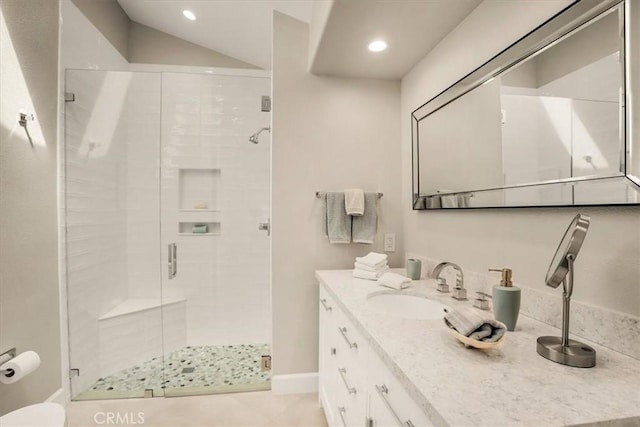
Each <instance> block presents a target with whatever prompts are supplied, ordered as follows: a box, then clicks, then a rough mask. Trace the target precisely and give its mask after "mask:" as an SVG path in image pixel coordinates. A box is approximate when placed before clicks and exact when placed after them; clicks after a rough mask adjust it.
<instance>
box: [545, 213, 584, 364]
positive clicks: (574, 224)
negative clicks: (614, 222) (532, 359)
mask: <svg viewBox="0 0 640 427" xmlns="http://www.w3.org/2000/svg"><path fill="white" fill-rule="evenodd" d="M590 220H591V218H589V217H588V216H586V215H582V214H578V215H576V216H575V218H573V221H571V224H569V228H567V231H566V232H565V233H564V237H563V238H562V240H561V241H560V244H559V245H558V250H557V251H556V254H555V255H554V256H553V259H552V261H551V265H550V266H549V270H548V271H547V276H546V278H545V282H546V284H547V286H551V287H552V288H557V287H558V286H560V284H561V283H562V290H563V291H562V302H563V304H562V336H561V337H539V338H538V354H540V355H541V356H542V357H545V358H547V359H549V360H552V361H554V362H556V363H560V364H562V365H567V366H575V367H578V368H592V367H594V366H595V365H596V351H595V350H594V349H593V348H592V347H590V346H588V345H586V344H583V343H581V342H578V341H575V340H570V339H569V309H570V305H571V294H573V263H574V261H575V260H576V257H577V256H578V252H580V248H581V247H582V243H583V242H584V238H585V237H586V236H587V230H588V229H589V222H590Z"/></svg>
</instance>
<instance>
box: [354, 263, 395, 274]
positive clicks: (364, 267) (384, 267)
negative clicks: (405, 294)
mask: <svg viewBox="0 0 640 427" xmlns="http://www.w3.org/2000/svg"><path fill="white" fill-rule="evenodd" d="M353 266H354V268H357V269H358V270H364V271H374V272H378V271H380V270H388V269H389V266H388V265H387V262H386V261H385V262H383V263H382V264H378V266H377V267H371V266H369V265H367V264H362V263H359V262H358V261H356V262H354V263H353Z"/></svg>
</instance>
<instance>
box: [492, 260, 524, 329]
mask: <svg viewBox="0 0 640 427" xmlns="http://www.w3.org/2000/svg"><path fill="white" fill-rule="evenodd" d="M489 271H499V272H501V273H502V280H500V284H499V285H496V286H494V287H493V298H492V299H493V315H494V317H495V318H496V320H498V321H500V322H502V323H504V324H505V325H506V326H507V329H508V330H509V331H513V330H514V329H515V328H516V322H517V321H518V314H519V313H520V294H521V292H520V288H518V287H516V286H513V282H512V281H511V277H512V275H513V272H512V271H511V269H510V268H503V269H500V270H497V269H489Z"/></svg>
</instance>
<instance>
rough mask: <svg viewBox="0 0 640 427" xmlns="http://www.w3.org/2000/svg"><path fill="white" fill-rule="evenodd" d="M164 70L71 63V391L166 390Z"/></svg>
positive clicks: (67, 154) (88, 395)
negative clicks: (162, 210)
mask: <svg viewBox="0 0 640 427" xmlns="http://www.w3.org/2000/svg"><path fill="white" fill-rule="evenodd" d="M160 90H161V75H160V74H159V73H132V72H119V71H92V70H67V71H66V75H65V92H67V94H66V96H65V98H66V101H67V102H65V123H64V125H65V141H64V149H63V155H62V156H61V162H62V164H61V168H60V170H61V174H62V177H61V178H62V179H61V183H62V186H61V190H62V194H61V200H63V202H64V203H63V206H62V210H63V212H62V213H63V217H64V230H65V238H64V241H63V245H64V250H63V251H62V256H63V257H64V264H65V266H66V268H64V269H63V274H65V276H66V283H67V302H68V303H67V306H68V326H69V329H68V331H69V362H70V369H71V371H70V378H71V380H70V381H71V396H72V398H73V399H107V398H125V397H143V396H150V395H161V394H162V392H163V391H162V388H161V386H162V383H163V381H164V374H163V363H162V360H163V346H162V344H163V331H162V311H161V290H162V289H161V286H160V283H161V281H160V268H161V266H163V265H162V264H161V263H160V236H159V230H160V209H159V206H160V191H159V187H160V177H159V164H160Z"/></svg>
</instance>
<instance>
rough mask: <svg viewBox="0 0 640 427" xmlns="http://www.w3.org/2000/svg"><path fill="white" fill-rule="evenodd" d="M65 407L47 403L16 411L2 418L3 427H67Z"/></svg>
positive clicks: (0, 419) (0, 421)
mask: <svg viewBox="0 0 640 427" xmlns="http://www.w3.org/2000/svg"><path fill="white" fill-rule="evenodd" d="M65 421H66V414H65V411H64V407H63V406H62V405H58V404H57V403H51V402H45V403H36V404H35V405H29V406H25V407H24V408H20V409H16V410H15V411H13V412H9V413H8V414H5V415H3V416H1V417H0V426H2V427H65V425H66V423H65Z"/></svg>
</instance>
